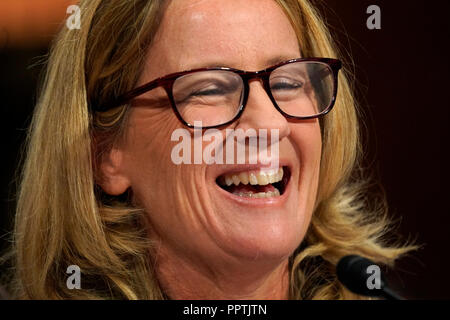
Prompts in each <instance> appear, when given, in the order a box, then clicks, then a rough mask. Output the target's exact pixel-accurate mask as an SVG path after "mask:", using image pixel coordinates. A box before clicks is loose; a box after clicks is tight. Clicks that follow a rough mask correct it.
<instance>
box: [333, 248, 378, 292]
mask: <svg viewBox="0 0 450 320" xmlns="http://www.w3.org/2000/svg"><path fill="white" fill-rule="evenodd" d="M373 266H376V267H373ZM377 267H378V266H377V265H376V264H375V263H374V262H372V261H370V260H369V259H367V258H363V257H361V256H357V255H349V256H345V257H343V258H342V259H341V260H339V262H338V264H337V266H336V273H337V277H338V279H339V281H340V282H341V283H342V284H343V285H344V286H345V287H346V288H347V289H349V290H350V291H352V292H353V293H356V294H360V295H364V296H370V297H380V296H382V295H383V289H384V287H385V285H386V281H385V279H384V277H383V274H382V273H381V272H379V273H378V276H379V280H378V281H379V286H378V288H376V287H373V286H369V285H368V280H369V277H371V276H372V275H373V274H374V271H373V268H377ZM371 280H372V279H371ZM370 282H372V281H370Z"/></svg>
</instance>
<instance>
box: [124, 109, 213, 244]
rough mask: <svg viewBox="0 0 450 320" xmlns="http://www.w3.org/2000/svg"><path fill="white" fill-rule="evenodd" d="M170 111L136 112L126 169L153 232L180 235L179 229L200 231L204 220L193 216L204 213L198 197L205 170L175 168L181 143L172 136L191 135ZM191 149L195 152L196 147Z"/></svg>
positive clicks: (132, 124)
mask: <svg viewBox="0 0 450 320" xmlns="http://www.w3.org/2000/svg"><path fill="white" fill-rule="evenodd" d="M168 111H169V112H168V113H166V112H165V110H164V111H163V112H161V111H160V112H156V111H154V112H153V111H152V110H144V109H143V110H136V111H135V113H134V114H132V116H131V117H130V120H131V121H130V125H129V130H128V133H129V134H128V136H127V143H128V144H127V145H128V147H127V157H126V161H127V162H126V167H127V170H128V174H129V176H130V177H131V178H130V180H131V188H132V190H133V194H134V199H135V202H136V203H137V205H138V206H140V207H143V208H144V209H145V210H146V211H147V214H148V217H149V220H150V223H151V226H152V228H153V230H154V231H155V232H157V233H158V234H160V235H169V234H172V235H173V234H174V233H177V232H179V231H180V230H178V229H180V228H177V226H179V225H182V226H185V227H189V229H191V230H196V229H197V230H198V229H200V223H201V221H202V217H201V215H200V214H197V216H194V213H201V212H202V211H203V210H202V205H203V203H202V202H201V201H200V200H199V199H198V198H199V196H198V195H199V194H202V193H205V190H201V188H203V187H204V177H205V166H203V165H194V164H175V163H174V161H173V159H172V151H173V149H174V147H176V146H177V145H178V146H179V145H180V142H181V141H182V140H181V138H180V139H179V140H178V137H177V138H176V141H171V137H172V133H174V132H182V131H183V132H184V133H185V134H186V135H187V134H189V135H190V131H188V130H187V129H186V128H184V127H183V126H182V125H181V123H180V122H179V120H178V119H177V118H176V117H175V115H174V114H173V112H172V110H170V109H169V110H168ZM183 141H189V143H190V142H191V140H188V139H186V140H183ZM190 145H191V148H193V143H190ZM193 154H194V153H193V150H191V155H193ZM199 215H200V216H199ZM180 232H181V231H180Z"/></svg>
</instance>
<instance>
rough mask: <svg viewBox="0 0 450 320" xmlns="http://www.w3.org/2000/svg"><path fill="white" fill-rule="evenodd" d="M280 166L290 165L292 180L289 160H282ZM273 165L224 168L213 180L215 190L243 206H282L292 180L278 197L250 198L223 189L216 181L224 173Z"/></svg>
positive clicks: (288, 193)
mask: <svg viewBox="0 0 450 320" xmlns="http://www.w3.org/2000/svg"><path fill="white" fill-rule="evenodd" d="M279 167H288V168H289V170H290V171H291V177H290V180H291V179H292V175H293V167H292V165H291V164H290V163H289V162H288V161H281V160H280V162H279ZM271 168H273V167H271V166H270V165H260V164H253V165H252V164H249V165H245V164H243V165H235V166H233V167H231V168H230V167H228V168H226V167H225V168H223V169H222V170H221V171H220V173H218V174H217V175H216V176H215V179H214V180H213V181H212V183H213V184H214V188H215V190H218V192H219V194H220V195H222V196H223V197H225V199H227V200H229V201H233V202H235V203H238V204H239V205H242V206H247V207H253V208H263V207H267V206H270V207H272V208H276V207H282V206H283V205H284V204H285V203H286V201H287V199H288V197H289V195H290V192H291V181H289V182H288V184H287V185H286V188H285V190H284V192H283V194H282V195H280V196H278V197H273V198H248V197H241V196H238V195H235V194H232V193H230V192H228V191H226V190H224V189H222V188H221V187H220V186H219V185H218V184H217V183H216V179H217V178H218V177H219V176H221V175H223V174H233V173H239V172H243V171H253V170H255V171H256V170H260V169H271Z"/></svg>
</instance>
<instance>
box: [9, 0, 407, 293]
mask: <svg viewBox="0 0 450 320" xmlns="http://www.w3.org/2000/svg"><path fill="white" fill-rule="evenodd" d="M276 1H277V2H278V3H279V5H280V6H281V7H282V8H283V10H284V11H285V12H286V14H287V16H288V17H289V19H290V20H291V23H292V25H293V27H294V29H295V31H296V33H297V35H298V39H299V43H300V44H301V48H302V54H303V56H305V57H306V56H323V57H336V58H338V55H337V51H336V50H335V48H334V46H333V41H332V39H331V38H330V34H329V32H328V31H327V28H326V26H325V25H324V24H323V22H322V19H321V17H320V16H319V15H318V13H317V11H316V10H315V9H314V8H313V6H312V5H311V4H310V3H309V2H308V1H307V0H276ZM80 6H81V10H82V19H81V29H80V30H77V31H70V30H68V29H66V28H64V29H63V30H61V32H60V34H59V36H58V38H57V39H56V40H55V43H54V45H53V48H52V50H51V53H50V58H49V62H48V69H47V73H46V78H45V81H44V86H43V90H42V93H41V96H40V99H39V101H38V103H37V106H36V110H35V113H34V117H33V120H32V124H31V127H30V131H29V136H28V142H27V156H26V160H25V163H24V167H23V171H22V176H21V184H20V188H19V193H18V203H17V213H16V224H15V231H14V242H13V250H12V252H13V254H14V255H13V257H14V270H13V271H14V280H13V281H12V282H11V283H10V288H11V289H12V290H13V294H14V296H15V297H17V298H24V299H103V298H107V299H111V298H113V299H115V298H119V299H164V298H165V296H164V293H163V292H162V290H161V289H160V286H159V284H158V281H157V279H156V276H155V274H154V270H153V268H152V263H153V262H152V256H153V255H152V251H151V250H149V249H150V248H151V247H152V244H151V243H150V242H149V239H148V236H147V234H146V232H145V230H146V229H145V226H144V225H143V220H144V219H143V216H144V212H143V210H141V209H139V208H134V207H133V206H131V204H130V201H129V199H128V198H127V197H122V198H120V197H107V196H106V195H105V194H103V193H102V192H101V190H100V189H99V188H98V187H97V186H96V184H95V181H96V179H98V178H99V177H98V176H97V170H96V167H97V165H96V164H97V162H98V157H99V156H100V155H101V153H102V152H104V151H105V150H107V149H108V148H110V147H111V146H112V145H113V144H114V142H115V141H116V139H118V138H120V136H121V134H122V129H123V128H124V126H125V123H126V119H127V114H128V113H127V111H128V108H127V106H121V107H118V108H115V109H114V110H110V111H108V112H104V113H94V112H92V111H91V110H90V108H91V107H92V105H93V104H96V103H102V102H104V101H106V100H107V99H108V97H110V96H115V95H118V94H119V93H123V92H125V91H127V90H129V89H132V88H133V86H135V84H136V81H137V78H138V76H139V72H140V71H141V70H142V67H143V59H144V57H145V53H146V50H147V48H148V46H149V45H150V43H151V41H152V37H153V36H154V34H155V33H156V30H157V28H158V26H159V23H160V21H161V19H162V16H163V14H164V10H165V6H166V1H163V0H153V1H147V0H145V1H144V0H142V1H140V0H134V1H129V0H109V1H102V0H82V1H81V2H80ZM321 124H322V130H323V155H322V163H321V176H320V181H319V190H318V198H317V205H316V209H315V212H314V213H313V218H312V221H311V225H310V227H309V230H308V233H307V235H306V238H305V240H304V242H303V243H302V245H301V247H299V249H298V250H297V251H296V252H295V253H294V255H293V256H292V257H291V259H290V265H291V275H290V277H291V281H290V283H291V288H290V295H291V298H294V299H343V298H357V296H355V295H353V294H351V293H349V292H348V291H347V290H346V289H345V288H344V287H343V286H342V285H341V284H340V283H339V282H338V280H337V278H336V272H335V265H336V263H337V261H338V260H339V259H340V258H341V257H342V256H344V255H346V254H349V253H352V254H360V255H362V256H365V257H368V258H371V259H372V260H374V261H375V262H379V263H386V264H391V265H392V263H393V261H394V260H395V259H396V258H397V257H399V256H400V255H401V254H404V253H405V252H407V251H409V250H410V249H412V248H413V247H411V246H409V247H406V246H400V245H398V246H390V247H388V246H387V245H386V243H385V242H384V241H383V237H384V235H385V234H386V231H387V230H388V226H389V225H390V223H389V221H388V219H387V216H386V214H385V213H386V208H385V206H384V205H380V206H379V207H375V208H373V207H370V206H369V205H368V204H369V203H372V202H371V201H372V200H376V199H371V198H369V197H368V196H366V194H365V189H364V188H363V186H364V185H365V184H364V180H362V179H361V178H360V177H356V176H355V175H354V173H355V172H359V171H358V169H359V168H360V163H359V159H360V157H361V146H360V144H359V132H358V117H357V111H356V105H355V101H354V98H353V96H352V90H351V88H350V86H349V83H348V81H347V78H346V71H345V70H344V72H342V73H341V74H340V78H339V94H338V98H337V102H336V106H335V108H334V109H333V111H332V112H331V113H330V114H328V115H327V116H326V117H325V118H324V119H323V120H322V122H321ZM69 265H78V266H79V267H80V268H81V270H82V273H83V278H82V287H83V290H69V289H68V288H67V286H66V281H65V279H66V278H67V276H68V275H67V274H66V268H67V267H68V266H69Z"/></svg>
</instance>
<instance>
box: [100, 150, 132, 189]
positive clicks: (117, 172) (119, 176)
mask: <svg viewBox="0 0 450 320" xmlns="http://www.w3.org/2000/svg"><path fill="white" fill-rule="evenodd" d="M123 168H124V154H123V151H122V150H120V149H117V148H112V149H111V150H110V151H108V152H106V153H104V154H103V155H102V157H101V160H100V164H99V169H100V170H99V171H100V181H99V183H98V184H99V185H100V187H101V188H102V189H103V191H104V192H106V193H107V194H109V195H112V196H118V195H121V194H123V193H124V192H125V191H126V190H127V189H128V188H129V187H130V186H131V183H130V179H129V178H128V177H127V176H126V174H125V173H124V170H123Z"/></svg>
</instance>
